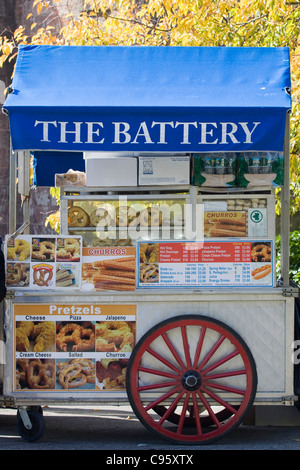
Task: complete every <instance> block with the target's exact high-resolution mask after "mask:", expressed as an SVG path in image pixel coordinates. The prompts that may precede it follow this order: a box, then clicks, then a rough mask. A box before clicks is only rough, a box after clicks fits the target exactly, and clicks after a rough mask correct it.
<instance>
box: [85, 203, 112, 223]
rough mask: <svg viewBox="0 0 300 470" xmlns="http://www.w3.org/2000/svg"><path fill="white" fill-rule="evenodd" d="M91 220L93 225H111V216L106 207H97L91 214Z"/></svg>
mask: <svg viewBox="0 0 300 470" xmlns="http://www.w3.org/2000/svg"><path fill="white" fill-rule="evenodd" d="M90 222H91V225H92V226H93V227H109V225H110V222H111V217H110V215H109V213H108V211H107V210H106V209H105V208H104V207H97V209H96V210H94V212H92V213H91V215H90Z"/></svg>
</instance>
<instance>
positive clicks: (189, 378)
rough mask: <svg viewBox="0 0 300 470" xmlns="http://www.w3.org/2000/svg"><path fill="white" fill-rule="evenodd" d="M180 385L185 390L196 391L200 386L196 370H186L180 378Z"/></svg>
mask: <svg viewBox="0 0 300 470" xmlns="http://www.w3.org/2000/svg"><path fill="white" fill-rule="evenodd" d="M181 384H182V386H183V388H185V389H186V390H189V391H193V390H197V389H198V388H199V387H201V384H202V379H201V375H200V374H199V372H197V371H196V370H188V371H186V372H185V373H184V374H183V376H182V377H181Z"/></svg>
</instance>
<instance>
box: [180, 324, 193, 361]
mask: <svg viewBox="0 0 300 470" xmlns="http://www.w3.org/2000/svg"><path fill="white" fill-rule="evenodd" d="M181 335H182V342H183V350H184V355H185V360H186V367H187V368H188V369H190V368H191V367H192V364H191V357H190V351H189V343H188V338H187V333H186V327H185V326H182V327H181Z"/></svg>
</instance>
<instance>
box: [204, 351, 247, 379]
mask: <svg viewBox="0 0 300 470" xmlns="http://www.w3.org/2000/svg"><path fill="white" fill-rule="evenodd" d="M239 354H240V353H239V351H238V350H237V349H236V350H235V351H233V352H232V353H231V354H228V355H227V356H225V357H223V358H222V359H220V360H218V361H216V362H214V363H213V364H211V365H210V366H209V367H207V368H206V369H204V370H202V374H207V372H210V371H211V370H213V369H216V368H217V367H219V366H221V365H223V364H225V362H228V361H230V360H231V359H233V358H234V357H236V356H238V355H239Z"/></svg>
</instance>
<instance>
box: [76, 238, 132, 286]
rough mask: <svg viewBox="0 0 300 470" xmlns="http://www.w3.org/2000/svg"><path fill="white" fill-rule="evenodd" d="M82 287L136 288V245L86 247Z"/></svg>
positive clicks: (83, 260)
mask: <svg viewBox="0 0 300 470" xmlns="http://www.w3.org/2000/svg"><path fill="white" fill-rule="evenodd" d="M81 288H82V290H84V291H101V290H112V291H132V290H135V289H136V256H135V247H133V246H128V247H125V246H119V247H90V248H87V247H84V248H83V252H82V287H81Z"/></svg>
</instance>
